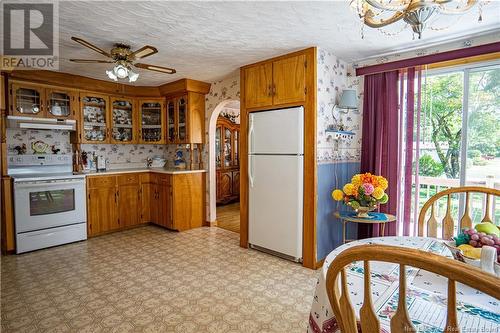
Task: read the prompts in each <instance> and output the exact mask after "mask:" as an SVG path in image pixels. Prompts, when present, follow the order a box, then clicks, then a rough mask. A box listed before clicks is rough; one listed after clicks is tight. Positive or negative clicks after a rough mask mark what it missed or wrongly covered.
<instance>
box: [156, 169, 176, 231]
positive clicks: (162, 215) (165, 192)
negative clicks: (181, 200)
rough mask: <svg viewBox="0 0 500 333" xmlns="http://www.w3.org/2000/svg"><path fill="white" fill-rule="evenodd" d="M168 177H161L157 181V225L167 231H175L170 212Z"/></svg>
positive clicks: (171, 194)
mask: <svg viewBox="0 0 500 333" xmlns="http://www.w3.org/2000/svg"><path fill="white" fill-rule="evenodd" d="M170 177H171V176H170V175H161V176H160V177H159V179H158V206H159V209H158V222H157V223H158V224H159V225H161V226H163V227H165V228H169V229H175V228H174V223H173V217H172V215H173V212H172V209H171V207H172V199H173V193H172V185H171V183H170Z"/></svg>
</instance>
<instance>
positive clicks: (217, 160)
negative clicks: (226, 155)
mask: <svg viewBox="0 0 500 333" xmlns="http://www.w3.org/2000/svg"><path fill="white" fill-rule="evenodd" d="M221 130H222V126H217V128H216V129H215V165H216V167H217V168H220V167H221V166H222V163H221V160H222V159H221V156H222V149H221V148H222V146H221V140H220V135H221Z"/></svg>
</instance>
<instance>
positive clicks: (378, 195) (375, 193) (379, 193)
mask: <svg viewBox="0 0 500 333" xmlns="http://www.w3.org/2000/svg"><path fill="white" fill-rule="evenodd" d="M384 194H385V193H384V190H383V189H382V188H381V187H375V190H373V193H372V197H374V198H375V199H377V200H380V199H381V198H382V197H383V196H384Z"/></svg>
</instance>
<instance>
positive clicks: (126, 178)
mask: <svg viewBox="0 0 500 333" xmlns="http://www.w3.org/2000/svg"><path fill="white" fill-rule="evenodd" d="M127 184H139V174H138V173H129V174H126V175H120V176H118V185H127Z"/></svg>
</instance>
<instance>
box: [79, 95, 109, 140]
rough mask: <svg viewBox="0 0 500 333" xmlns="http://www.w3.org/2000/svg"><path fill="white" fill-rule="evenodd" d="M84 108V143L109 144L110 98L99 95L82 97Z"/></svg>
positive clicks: (82, 106)
mask: <svg viewBox="0 0 500 333" xmlns="http://www.w3.org/2000/svg"><path fill="white" fill-rule="evenodd" d="M80 101H81V108H82V114H81V116H82V119H81V128H82V142H83V143H105V142H109V130H108V122H109V117H108V97H107V96H104V95H97V94H85V93H82V94H81V95H80Z"/></svg>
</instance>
